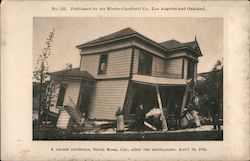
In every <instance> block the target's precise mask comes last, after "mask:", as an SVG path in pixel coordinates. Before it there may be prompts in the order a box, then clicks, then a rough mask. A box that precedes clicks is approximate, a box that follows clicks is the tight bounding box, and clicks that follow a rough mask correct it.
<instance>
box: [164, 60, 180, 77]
mask: <svg viewBox="0 0 250 161" xmlns="http://www.w3.org/2000/svg"><path fill="white" fill-rule="evenodd" d="M165 69H166V74H168V75H169V76H171V75H173V76H174V75H178V76H180V77H181V74H182V58H174V59H167V60H166V67H165Z"/></svg>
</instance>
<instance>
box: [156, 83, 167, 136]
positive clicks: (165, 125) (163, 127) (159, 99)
mask: <svg viewBox="0 0 250 161" xmlns="http://www.w3.org/2000/svg"><path fill="white" fill-rule="evenodd" d="M155 88H156V94H157V99H158V104H159V108H160V109H161V120H162V130H163V131H168V125H167V122H166V118H165V115H164V113H163V108H162V102H161V95H160V91H159V87H158V85H155Z"/></svg>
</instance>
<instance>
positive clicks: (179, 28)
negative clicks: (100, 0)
mask: <svg viewBox="0 0 250 161" xmlns="http://www.w3.org/2000/svg"><path fill="white" fill-rule="evenodd" d="M127 27H130V28H132V29H134V30H135V31H137V32H139V33H141V34H142V35H144V36H146V37H148V38H150V39H152V40H154V41H156V42H159V43H160V42H163V41H167V40H171V39H175V40H177V41H179V42H189V41H194V39H195V36H196V38H197V41H198V43H199V46H200V48H201V51H202V54H203V56H202V57H199V63H198V73H202V72H207V71H210V70H211V69H212V67H213V66H214V64H215V63H216V61H217V60H218V59H220V60H221V59H222V56H223V19H222V18H166V17H159V18H158V17H152V18H151V17H150V18H131V17H127V18H121V17H116V18H114V17H88V18H86V17H65V18H64V17H54V18H51V17H36V18H34V21H33V69H34V68H35V63H36V61H37V58H38V55H39V54H41V52H42V49H43V48H44V47H46V44H45V42H46V39H47V38H48V35H49V32H51V31H52V28H54V29H55V37H54V39H53V42H52V51H51V55H50V57H49V61H48V63H49V72H52V71H58V70H62V69H64V68H65V67H66V64H67V63H71V64H73V68H76V67H79V65H80V51H79V49H77V48H76V46H77V45H80V44H83V43H85V42H88V41H91V40H94V39H96V38H99V37H102V36H105V35H108V34H111V33H113V32H116V31H119V30H122V29H124V28H127Z"/></svg>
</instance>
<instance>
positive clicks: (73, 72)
mask: <svg viewBox="0 0 250 161" xmlns="http://www.w3.org/2000/svg"><path fill="white" fill-rule="evenodd" d="M49 74H50V75H56V76H66V77H78V78H85V79H90V80H95V78H94V77H93V76H92V75H91V74H89V73H88V72H87V71H80V68H73V69H69V70H61V71H57V72H52V73H49Z"/></svg>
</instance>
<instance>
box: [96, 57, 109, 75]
mask: <svg viewBox="0 0 250 161" xmlns="http://www.w3.org/2000/svg"><path fill="white" fill-rule="evenodd" d="M107 65H108V54H104V55H101V56H100V61H99V69H98V74H99V75H101V74H106V73H107Z"/></svg>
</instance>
